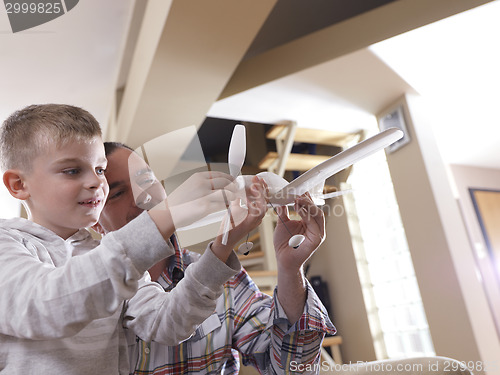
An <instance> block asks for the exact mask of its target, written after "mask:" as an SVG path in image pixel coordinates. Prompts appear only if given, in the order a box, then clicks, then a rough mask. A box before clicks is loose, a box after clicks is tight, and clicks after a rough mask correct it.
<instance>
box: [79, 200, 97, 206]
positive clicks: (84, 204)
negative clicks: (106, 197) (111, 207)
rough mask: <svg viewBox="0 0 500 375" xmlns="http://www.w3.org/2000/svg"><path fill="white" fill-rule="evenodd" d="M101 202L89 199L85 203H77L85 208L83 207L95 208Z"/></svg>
mask: <svg viewBox="0 0 500 375" xmlns="http://www.w3.org/2000/svg"><path fill="white" fill-rule="evenodd" d="M101 202H102V200H101V199H89V200H86V201H82V202H78V204H79V205H82V206H85V207H92V208H95V207H97V206H99V205H100V204H101Z"/></svg>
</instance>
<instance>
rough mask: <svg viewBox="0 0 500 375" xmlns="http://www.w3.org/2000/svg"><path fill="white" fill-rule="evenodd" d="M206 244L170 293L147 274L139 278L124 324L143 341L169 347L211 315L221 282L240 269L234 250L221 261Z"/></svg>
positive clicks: (188, 335) (220, 291) (181, 339)
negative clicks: (139, 282)
mask: <svg viewBox="0 0 500 375" xmlns="http://www.w3.org/2000/svg"><path fill="white" fill-rule="evenodd" d="M210 246H211V244H210V245H209V246H208V247H207V249H206V250H205V252H204V253H203V255H202V256H201V258H200V259H199V260H198V261H197V262H195V263H193V264H191V265H190V266H189V267H187V269H186V274H185V276H184V278H183V279H182V280H181V281H180V282H179V283H178V284H177V286H176V287H175V288H174V289H172V290H171V291H170V292H164V290H163V288H162V287H161V286H160V284H158V283H155V282H151V281H150V278H149V275H148V277H146V278H145V279H143V280H141V285H140V287H139V290H138V291H137V293H136V294H135V296H134V297H132V298H131V299H130V301H129V302H128V305H127V310H126V313H125V319H124V325H125V326H126V327H127V328H130V329H132V330H133V331H134V333H135V334H136V335H137V336H138V337H140V338H141V339H142V340H143V341H156V342H159V343H162V344H164V345H169V346H173V345H178V344H179V343H180V342H181V341H184V340H186V339H188V338H189V337H190V336H191V335H192V334H193V333H194V331H195V330H196V327H197V326H198V325H199V324H201V323H202V322H203V321H204V320H205V319H207V318H208V317H209V316H210V315H211V314H213V312H214V310H215V307H216V304H217V299H218V298H219V297H220V296H221V294H222V292H223V284H224V283H225V282H226V281H227V280H229V279H230V278H231V277H232V276H234V275H235V274H236V273H237V272H239V271H240V269H241V264H240V262H239V260H238V257H237V256H236V254H234V252H233V253H231V255H230V257H229V259H228V260H227V262H226V263H224V262H222V261H221V260H220V259H219V258H217V257H216V256H215V255H214V253H213V252H212V250H211V247H210Z"/></svg>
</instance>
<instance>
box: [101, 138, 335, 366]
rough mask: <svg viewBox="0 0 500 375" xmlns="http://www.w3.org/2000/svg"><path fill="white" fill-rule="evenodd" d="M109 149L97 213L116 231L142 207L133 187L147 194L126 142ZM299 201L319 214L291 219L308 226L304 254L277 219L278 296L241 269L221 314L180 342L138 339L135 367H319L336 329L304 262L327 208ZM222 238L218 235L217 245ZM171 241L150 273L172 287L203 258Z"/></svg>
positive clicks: (321, 232)
mask: <svg viewBox="0 0 500 375" xmlns="http://www.w3.org/2000/svg"><path fill="white" fill-rule="evenodd" d="M105 148H106V157H107V159H108V168H107V170H106V178H107V179H108V182H109V184H110V194H109V197H108V200H107V202H106V205H105V208H104V209H103V212H102V214H101V217H100V219H99V228H100V230H99V231H100V232H101V233H103V234H105V233H108V232H111V231H114V230H118V229H119V228H121V227H122V226H124V225H126V224H127V223H128V222H129V221H130V220H132V219H133V218H134V217H137V216H138V215H140V214H141V213H142V212H143V210H142V209H141V208H139V207H138V206H137V204H136V202H135V200H134V192H135V196H138V195H139V196H140V195H141V194H138V190H137V189H138V188H137V186H135V185H134V184H135V181H131V178H130V175H137V173H135V171H133V170H132V171H131V172H130V173H129V166H130V164H131V163H130V161H131V158H133V157H134V153H133V151H132V150H131V149H130V148H128V147H127V146H125V145H123V144H120V143H109V142H106V143H105ZM137 159H139V158H138V157H137ZM141 160H142V159H141ZM133 164H135V163H133ZM143 164H144V162H143ZM137 168H139V166H138V167H137ZM142 169H144V170H146V169H147V167H145V166H143V167H142ZM129 174H130V175H129ZM132 180H133V179H132ZM134 190H135V191H134ZM154 191H155V190H154V184H153V185H152V188H151V189H149V190H148V192H149V193H150V195H151V196H152V197H151V198H152V199H153V200H155V199H156V200H158V199H157V198H156V197H155V196H153V195H154V193H153V192H154ZM139 200H140V199H139ZM299 205H300V206H301V207H306V208H307V209H308V211H309V212H310V213H311V215H312V214H313V213H315V214H316V215H312V216H315V217H314V218H313V217H312V216H308V215H307V214H306V215H303V218H302V220H301V221H300V223H301V224H300V225H299V224H298V223H299V221H296V222H293V223H292V222H288V223H287V225H289V226H290V227H291V228H294V229H292V230H302V229H304V231H305V233H304V234H307V237H308V239H307V241H306V242H305V243H304V244H303V245H301V251H300V252H299V251H296V250H294V249H291V248H289V247H288V245H287V242H288V238H289V236H290V235H289V234H288V232H287V231H286V230H285V229H284V227H283V226H282V225H281V224H280V223H281V222H279V225H278V227H277V229H276V232H275V244H276V248H277V249H278V250H277V251H278V253H277V256H278V263H279V265H280V267H279V276H278V279H279V281H278V284H279V285H278V291H277V292H275V296H274V298H272V297H269V296H267V295H265V294H263V293H261V292H260V291H259V289H258V288H257V287H256V286H255V284H254V283H253V281H252V279H251V278H250V276H249V275H248V274H247V273H246V271H245V270H241V271H240V272H239V273H238V274H237V275H236V276H234V277H233V278H231V279H230V280H229V281H228V282H227V283H226V284H225V286H224V293H223V295H222V296H221V297H219V299H218V302H217V308H216V311H215V313H214V314H213V316H211V317H210V318H209V319H207V320H206V321H205V322H204V323H203V324H202V325H201V326H200V328H199V329H198V330H197V331H196V334H195V335H194V336H193V337H192V338H190V339H189V340H187V341H185V342H183V343H181V344H180V345H179V346H165V345H162V344H161V343H157V342H147V341H144V340H141V341H138V343H137V346H136V347H135V348H134V349H135V351H134V352H133V354H132V355H131V359H132V362H131V370H130V372H131V373H132V372H133V373H137V374H162V375H166V374H178V373H182V374H220V373H224V374H226V373H238V371H239V367H240V361H241V362H242V363H243V364H245V365H252V366H254V367H255V368H257V369H258V370H259V371H260V372H261V373H273V374H274V373H289V372H290V370H291V366H293V365H294V366H295V367H297V368H299V367H300V368H308V367H307V365H309V368H314V366H313V364H315V363H316V364H319V362H318V361H319V351H320V347H321V341H322V339H323V336H324V334H325V333H329V334H333V333H334V332H335V328H334V327H333V325H332V324H331V322H330V320H329V318H328V315H327V312H326V310H325V309H324V307H323V305H322V304H321V302H320V301H319V299H318V297H317V296H316V294H315V293H314V291H313V289H312V288H311V287H310V285H309V284H308V283H307V281H306V280H305V278H304V276H303V274H302V271H301V268H302V264H303V263H304V262H305V260H306V259H307V258H308V257H309V256H310V255H311V254H312V253H313V252H314V251H315V250H316V248H317V247H318V246H319V244H320V243H321V241H322V239H323V238H324V227H323V226H322V225H321V224H323V221H324V218H323V215H322V211H321V210H319V209H317V207H316V206H314V205H313V203H312V201H310V200H309V199H308V198H307V197H302V198H301V199H300V200H299ZM277 209H278V210H279V212H280V215H281V216H282V218H283V220H284V221H288V216H287V215H286V212H285V211H284V208H281V207H277ZM301 225H303V227H302V226H301ZM298 227H300V228H298ZM107 235H109V234H106V236H107ZM106 236H105V237H106ZM219 240H220V238H217V239H216V241H215V243H217V242H218V241H219ZM172 242H173V243H174V246H175V247H176V253H175V255H172V256H171V257H169V258H167V259H164V260H162V261H161V262H159V263H157V264H156V265H155V267H154V268H151V269H150V274H151V277H152V279H153V280H157V281H158V283H160V284H161V285H162V286H163V287H164V288H165V290H168V291H175V289H177V288H178V286H175V279H176V273H177V272H178V271H177V270H179V269H180V271H184V270H187V271H189V270H190V269H191V267H193V266H194V265H196V264H197V263H198V262H199V260H197V254H196V253H193V252H189V251H188V250H185V249H180V248H179V247H178V246H177V243H176V240H175V236H173V239H172ZM176 271H177V272H176ZM280 278H281V279H280ZM294 323H295V324H294ZM306 372H307V371H306ZM312 372H315V371H312Z"/></svg>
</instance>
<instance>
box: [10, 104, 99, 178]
mask: <svg viewBox="0 0 500 375" xmlns="http://www.w3.org/2000/svg"><path fill="white" fill-rule="evenodd" d="M101 136H102V134H101V128H100V126H99V123H98V122H97V120H96V119H95V118H94V116H92V115H91V114H90V113H89V112H87V111H86V110H84V109H82V108H79V107H74V106H71V105H65V104H40V105H30V106H28V107H25V108H23V109H20V110H18V111H16V112H14V113H13V114H12V115H10V116H9V117H8V118H7V119H6V120H5V121H4V123H3V125H2V128H1V129H0V159H1V162H2V163H1V164H2V165H1V166H2V170H3V171H5V170H7V169H12V168H16V169H22V170H25V171H30V170H31V161H32V160H33V159H34V158H36V157H37V156H38V155H39V154H40V153H41V152H42V151H43V149H45V148H47V146H49V145H50V144H55V145H56V146H57V147H60V146H63V145H64V143H66V142H68V141H75V140H76V141H80V140H90V139H92V138H94V137H101Z"/></svg>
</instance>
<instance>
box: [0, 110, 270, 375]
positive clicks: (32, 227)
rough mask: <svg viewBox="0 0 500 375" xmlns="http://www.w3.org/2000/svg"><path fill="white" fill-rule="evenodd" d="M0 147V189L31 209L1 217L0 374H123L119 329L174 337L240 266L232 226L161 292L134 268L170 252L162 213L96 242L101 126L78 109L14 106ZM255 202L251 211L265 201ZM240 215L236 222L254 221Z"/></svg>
mask: <svg viewBox="0 0 500 375" xmlns="http://www.w3.org/2000/svg"><path fill="white" fill-rule="evenodd" d="M0 156H1V160H2V169H3V170H4V171H5V173H4V175H3V181H4V183H5V185H6V187H7V189H8V190H9V192H10V193H11V195H13V196H14V197H15V198H17V199H20V200H22V201H23V203H24V205H25V207H26V208H27V211H28V213H29V220H25V219H21V218H17V219H11V220H2V221H0V267H1V272H0V371H4V372H6V373H16V374H18V373H40V374H49V373H50V374H117V373H119V374H128V373H129V372H128V370H129V362H128V358H127V353H126V352H127V348H126V345H127V344H126V340H125V335H124V330H123V328H124V327H125V328H128V329H130V330H131V331H133V332H134V333H135V334H136V335H137V336H138V337H141V338H143V339H145V340H155V341H158V342H163V343H165V344H169V345H173V344H177V343H178V342H180V341H181V340H184V339H186V338H187V337H189V335H190V334H191V333H192V332H193V331H194V329H195V327H196V326H197V324H198V323H200V322H202V321H203V320H204V319H205V318H206V317H208V316H209V315H210V314H211V313H212V312H213V310H214V307H215V301H216V299H217V297H218V296H219V295H220V294H221V291H222V288H221V285H222V284H223V283H224V282H225V281H226V280H227V279H228V278H229V277H231V276H233V275H234V274H235V273H236V272H237V271H239V269H240V264H239V262H238V260H237V258H236V257H235V255H234V254H233V253H232V249H231V248H232V246H233V245H234V244H235V243H236V241H237V240H238V239H236V238H234V236H231V235H230V237H229V241H228V246H227V247H222V246H219V247H216V246H212V248H211V249H210V251H207V252H206V253H205V254H204V255H203V257H202V258H203V259H202V260H203V264H202V265H200V267H199V268H198V269H193V272H191V273H190V272H188V274H187V275H186V278H185V280H183V281H181V282H180V283H179V285H178V288H179V291H177V290H176V291H175V292H172V293H165V292H164V291H163V290H162V289H161V288H159V287H158V285H157V284H156V283H151V282H150V281H149V280H148V279H149V276H148V275H147V273H146V277H144V278H142V277H143V274H144V272H145V271H146V270H147V269H148V268H149V267H151V266H152V265H153V264H155V263H157V262H158V261H160V260H161V259H162V258H164V257H166V256H169V255H170V254H171V253H172V249H171V248H169V247H168V246H167V244H166V242H165V239H168V238H169V237H170V235H171V234H172V233H173V230H174V228H173V224H172V220H171V217H170V216H169V215H168V211H167V210H160V211H155V212H144V213H143V214H141V215H140V216H139V217H137V218H136V219H135V220H133V221H132V222H131V223H130V224H129V225H127V226H126V227H124V228H123V229H121V230H120V231H117V232H115V233H113V234H111V235H109V236H107V237H106V238H105V239H104V240H103V241H102V242H101V244H99V243H98V242H97V241H95V240H93V239H92V238H91V236H90V233H89V232H88V231H87V230H85V229H82V228H85V227H89V226H91V225H93V224H95V223H96V221H97V219H98V217H99V214H100V212H101V210H102V208H103V205H104V202H105V200H106V197H107V194H108V184H107V182H106V179H105V177H104V171H105V168H106V158H105V154H104V147H103V143H102V140H101V131H100V128H99V124H98V123H97V121H96V120H95V119H94V118H93V116H92V115H90V114H89V113H88V112H86V111H84V110H82V109H80V108H76V107H72V106H66V105H55V104H48V105H35V106H29V107H26V108H24V109H22V110H20V111H17V112H15V113H14V114H13V115H11V116H10V117H9V118H8V119H7V120H6V121H5V122H4V124H3V126H2V128H1V132H0ZM252 189H253V190H252V191H253V192H255V195H251V196H250V197H249V198H250V199H253V198H255V197H257V194H261V195H263V191H262V189H263V187H262V185H261V184H259V183H258V182H256V183H255V184H254V185H253V186H252ZM221 197H222V195H221ZM188 198H189V197H186V199H188ZM254 201H255V202H254V203H255V204H254V205H253V206H255V207H256V208H255V209H256V210H258V209H259V207H260V208H263V207H264V206H265V202H264V201H263V200H262V199H260V200H259V199H257V198H255V199H254ZM180 203H182V202H180ZM262 211H263V209H262ZM200 214H201V213H200ZM248 216H249V217H248V219H245V221H244V222H243V223H242V224H241V225H242V227H245V229H246V228H249V229H251V228H252V227H254V226H255V225H257V224H258V221H259V215H256V214H255V213H254V215H253V216H252V217H250V215H248ZM198 218H199V217H196V215H194V217H193V218H192V219H193V220H197V219H198ZM260 218H262V216H260ZM230 247H231V248H230ZM141 278H142V279H141ZM181 299H182V300H181ZM181 301H182V303H181Z"/></svg>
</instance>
